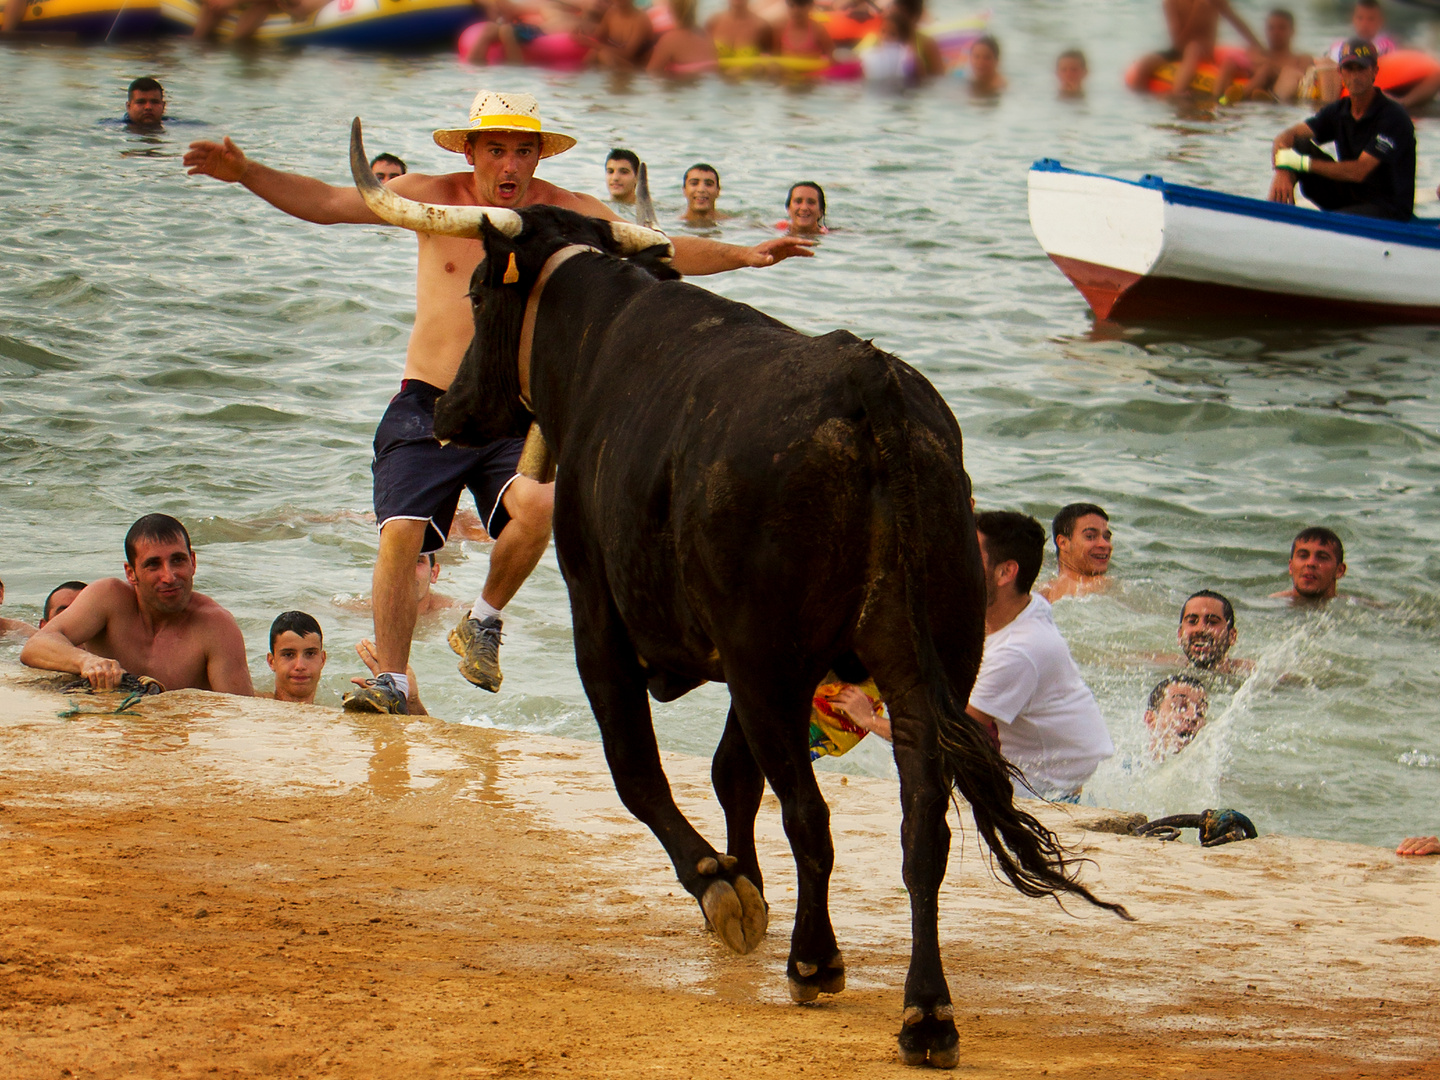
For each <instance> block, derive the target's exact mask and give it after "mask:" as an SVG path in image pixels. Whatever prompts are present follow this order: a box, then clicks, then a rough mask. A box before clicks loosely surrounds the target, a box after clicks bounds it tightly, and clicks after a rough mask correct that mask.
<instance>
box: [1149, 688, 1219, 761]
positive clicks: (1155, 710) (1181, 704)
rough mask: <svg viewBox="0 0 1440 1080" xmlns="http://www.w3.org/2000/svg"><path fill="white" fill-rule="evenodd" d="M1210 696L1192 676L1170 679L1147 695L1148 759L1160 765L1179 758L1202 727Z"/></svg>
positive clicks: (1208, 709)
mask: <svg viewBox="0 0 1440 1080" xmlns="http://www.w3.org/2000/svg"><path fill="white" fill-rule="evenodd" d="M1209 711H1210V695H1209V694H1207V693H1206V692H1205V687H1204V686H1203V685H1202V684H1201V682H1200V680H1199V679H1197V678H1196V677H1195V676H1194V675H1171V676H1170V677H1169V678H1168V679H1162V680H1160V682H1159V683H1157V684H1156V686H1155V689H1153V690H1151V691H1150V700H1149V702H1148V704H1147V705H1146V707H1145V726H1146V727H1147V728H1149V729H1150V757H1151V758H1153V759H1154V760H1156V761H1161V760H1163V759H1164V758H1167V757H1169V756H1170V755H1172V754H1178V753H1179V752H1180V751H1181V750H1184V749H1185V747H1187V746H1189V745H1190V744H1191V742H1193V741H1194V739H1195V736H1196V735H1198V734H1200V729H1201V728H1202V727H1204V726H1205V714H1206V713H1207V712H1209Z"/></svg>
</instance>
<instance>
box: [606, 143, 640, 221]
mask: <svg viewBox="0 0 1440 1080" xmlns="http://www.w3.org/2000/svg"><path fill="white" fill-rule="evenodd" d="M639 182H640V157H639V155H637V154H636V153H635V151H634V150H623V149H621V148H620V147H618V146H617V147H615V149H613V150H611V151H610V156H609V157H607V158H606V159H605V190H606V191H608V192H610V201H611V202H617V203H620V204H621V205H623V206H634V205H635V185H636V184H638V183H639Z"/></svg>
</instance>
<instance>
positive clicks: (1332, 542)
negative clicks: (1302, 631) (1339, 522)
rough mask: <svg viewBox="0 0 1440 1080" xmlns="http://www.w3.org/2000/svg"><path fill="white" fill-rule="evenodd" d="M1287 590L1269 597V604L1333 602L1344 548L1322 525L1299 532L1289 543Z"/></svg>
mask: <svg viewBox="0 0 1440 1080" xmlns="http://www.w3.org/2000/svg"><path fill="white" fill-rule="evenodd" d="M1289 570H1290V588H1288V589H1285V590H1283V591H1282V592H1277V593H1271V594H1270V597H1271V599H1272V600H1282V599H1283V600H1289V601H1291V602H1293V603H1295V604H1297V605H1300V604H1316V605H1318V604H1325V603H1329V602H1330V601H1331V600H1334V599H1335V596H1336V586H1337V585H1338V584H1339V582H1340V579H1341V578H1343V577H1344V576H1345V570H1346V567H1345V545H1344V544H1343V543H1341V541H1340V537H1338V536H1336V535H1335V533H1334V532H1332V531H1331V530H1329V529H1327V528H1325V527H1324V526H1322V525H1315V526H1312V527H1311V528H1308V529H1302V530H1300V533H1299V535H1298V536H1296V537H1295V539H1294V540H1292V541H1291V542H1290V566H1289Z"/></svg>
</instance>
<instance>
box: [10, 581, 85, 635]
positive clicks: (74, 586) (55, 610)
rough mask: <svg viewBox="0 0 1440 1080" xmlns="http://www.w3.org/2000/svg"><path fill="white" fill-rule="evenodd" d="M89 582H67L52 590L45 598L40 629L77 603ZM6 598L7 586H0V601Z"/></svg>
mask: <svg viewBox="0 0 1440 1080" xmlns="http://www.w3.org/2000/svg"><path fill="white" fill-rule="evenodd" d="M88 584H89V582H85V581H66V582H62V583H61V584H59V585H56V586H55V588H53V589H51V590H50V595H49V596H47V597H45V606H44V607H43V608H41V609H40V610H41V613H42V614H41V618H40V629H41V630H44V629H45V624H46V623H48V622H49V621H50V620H51V619H53V618H55V616H56V615H59V614H60V613H61V612H62V611H64V610H65V609H66V608H68V607H69V606H70V605H71V604H73V603H74V602H75V598H76V597H77V596H79V595H80V594H81V592H83V591H84V589H85V586H86V585H88ZM4 596H5V586H4V585H0V599H3V598H4Z"/></svg>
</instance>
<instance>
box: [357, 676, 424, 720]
mask: <svg viewBox="0 0 1440 1080" xmlns="http://www.w3.org/2000/svg"><path fill="white" fill-rule="evenodd" d="M345 711H346V712H373V713H392V714H394V715H397V716H406V715H408V714H409V712H410V710H409V708H408V707H407V706H406V704H405V695H404V694H402V693H401V692H400V688H399V687H398V686H396V685H395V680H394V679H392V678H391V677H390V676H389V675H379V676H376V677H375V678H373V679H366V680H365V685H364V686H362V687H360V688H359V689H358V690H352V691H350V693H348V694H346V695H345Z"/></svg>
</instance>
